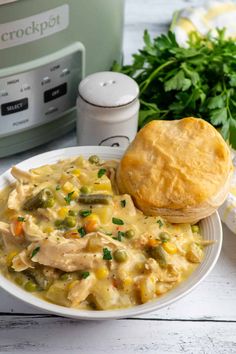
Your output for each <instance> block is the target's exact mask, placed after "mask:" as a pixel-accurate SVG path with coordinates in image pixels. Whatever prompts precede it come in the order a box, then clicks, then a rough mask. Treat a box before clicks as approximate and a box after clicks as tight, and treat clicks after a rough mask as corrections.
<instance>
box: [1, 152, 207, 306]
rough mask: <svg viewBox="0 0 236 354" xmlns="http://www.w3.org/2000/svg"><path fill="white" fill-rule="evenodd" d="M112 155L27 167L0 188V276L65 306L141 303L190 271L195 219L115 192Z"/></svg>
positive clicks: (196, 240) (198, 256)
mask: <svg viewBox="0 0 236 354" xmlns="http://www.w3.org/2000/svg"><path fill="white" fill-rule="evenodd" d="M117 165H118V162H117V161H100V160H99V157H98V156H91V157H90V158H89V159H88V160H86V159H84V158H83V157H77V158H71V159H68V160H63V161H59V162H58V163H56V164H53V165H45V166H42V167H39V168H36V169H33V170H30V171H29V172H25V171H22V170H19V169H18V168H16V167H13V169H12V175H13V176H14V177H15V178H16V183H15V184H14V185H11V186H10V187H8V188H7V189H5V190H3V191H2V192H1V195H0V199H1V210H0V235H1V236H0V267H1V271H2V273H3V274H4V276H5V277H7V278H8V279H10V280H11V281H13V282H15V283H16V284H18V285H19V286H20V287H23V288H24V289H25V290H27V291H29V292H32V293H33V294H35V295H36V296H39V297H40V298H42V299H44V300H46V301H49V302H52V303H55V304H58V305H62V306H66V307H74V308H80V309H91V310H92V309H96V310H108V309H115V308H125V307H130V306H135V305H138V304H142V303H145V302H147V301H150V300H153V299H156V298H158V297H159V296H161V295H163V294H165V293H166V292H168V291H169V290H171V289H172V288H173V287H175V286H176V285H178V284H179V283H181V282H182V281H184V280H185V279H186V277H188V276H189V275H190V273H191V272H193V271H194V269H195V268H196V267H197V265H198V264H199V263H200V262H201V261H202V259H203V257H204V247H205V246H206V245H208V243H209V241H206V240H203V238H202V236H201V233H200V229H199V226H198V225H192V226H191V225H190V224H170V223H168V222H166V221H165V220H164V219H162V218H160V217H158V216H155V217H148V216H145V215H144V214H143V213H142V212H141V211H140V210H138V209H137V208H136V207H135V206H134V204H133V201H132V198H131V196H130V195H128V194H122V195H120V194H118V189H117V186H116V178H115V174H116V169H117Z"/></svg>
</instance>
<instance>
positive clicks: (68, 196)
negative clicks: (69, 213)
mask: <svg viewBox="0 0 236 354" xmlns="http://www.w3.org/2000/svg"><path fill="white" fill-rule="evenodd" d="M73 194H74V191H72V192H70V193H68V194H67V196H66V197H65V198H64V199H65V201H66V204H68V205H70V202H71V200H72V195H73Z"/></svg>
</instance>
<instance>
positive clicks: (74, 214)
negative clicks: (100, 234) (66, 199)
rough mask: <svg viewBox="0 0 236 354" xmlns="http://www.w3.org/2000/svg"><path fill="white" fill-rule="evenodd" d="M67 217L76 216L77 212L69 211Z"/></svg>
mask: <svg viewBox="0 0 236 354" xmlns="http://www.w3.org/2000/svg"><path fill="white" fill-rule="evenodd" d="M69 215H70V216H76V215H77V212H76V211H75V210H69Z"/></svg>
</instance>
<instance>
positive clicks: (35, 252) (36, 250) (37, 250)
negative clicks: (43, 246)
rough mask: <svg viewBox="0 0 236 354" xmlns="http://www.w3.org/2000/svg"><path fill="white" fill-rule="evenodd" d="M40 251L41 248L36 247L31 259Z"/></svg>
mask: <svg viewBox="0 0 236 354" xmlns="http://www.w3.org/2000/svg"><path fill="white" fill-rule="evenodd" d="M39 251H40V247H36V248H35V249H34V250H33V252H32V254H31V258H33V257H34V256H35V255H36V254H37V253H38V252H39Z"/></svg>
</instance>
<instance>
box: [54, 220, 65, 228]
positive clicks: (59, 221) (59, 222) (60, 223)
mask: <svg viewBox="0 0 236 354" xmlns="http://www.w3.org/2000/svg"><path fill="white" fill-rule="evenodd" d="M62 224H63V220H56V221H55V222H54V225H55V226H56V227H60V226H62Z"/></svg>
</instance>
